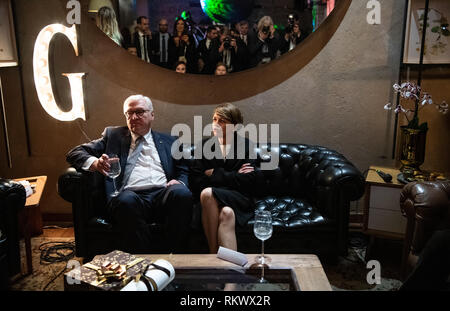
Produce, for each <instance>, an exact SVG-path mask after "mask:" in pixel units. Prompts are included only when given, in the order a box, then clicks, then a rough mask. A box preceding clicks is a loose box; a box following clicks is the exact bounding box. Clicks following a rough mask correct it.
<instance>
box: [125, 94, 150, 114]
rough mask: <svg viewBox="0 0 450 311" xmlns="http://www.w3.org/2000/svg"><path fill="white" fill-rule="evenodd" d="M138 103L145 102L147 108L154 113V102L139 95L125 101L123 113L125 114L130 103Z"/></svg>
mask: <svg viewBox="0 0 450 311" xmlns="http://www.w3.org/2000/svg"><path fill="white" fill-rule="evenodd" d="M138 101H143V102H144V103H145V105H146V106H147V109H148V110H150V111H153V104H152V101H151V100H150V98H148V97H147V96H144V95H140V94H138V95H131V96H129V97H128V98H127V99H125V101H124V102H123V112H125V109H126V107H127V106H128V104H129V103H132V102H138Z"/></svg>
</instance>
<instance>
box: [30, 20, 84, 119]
mask: <svg viewBox="0 0 450 311" xmlns="http://www.w3.org/2000/svg"><path fill="white" fill-rule="evenodd" d="M57 33H62V34H63V35H65V36H66V37H67V38H69V40H70V42H71V43H72V46H73V48H74V50H75V55H76V56H78V43H77V32H76V28H75V25H73V26H72V27H70V28H68V27H65V26H64V25H61V24H52V25H48V26H46V27H44V29H42V30H41V32H39V35H38V36H37V39H36V43H35V45H34V53H33V72H34V84H35V86H36V91H37V94H38V98H39V101H40V102H41V105H42V107H43V108H44V109H45V111H46V112H47V113H48V114H49V115H51V116H52V117H53V118H55V119H58V120H60V121H72V120H75V119H77V118H81V119H83V120H86V115H85V112H84V96H83V81H82V77H83V76H84V72H82V73H64V74H63V75H64V76H66V77H67V78H68V79H69V84H70V91H71V95H72V110H70V111H68V112H64V111H62V110H61V109H59V107H58V105H57V104H56V101H55V97H54V94H53V89H52V83H51V80H50V70H49V64H48V51H49V46H50V41H51V40H52V38H53V36H54V35H55V34H57Z"/></svg>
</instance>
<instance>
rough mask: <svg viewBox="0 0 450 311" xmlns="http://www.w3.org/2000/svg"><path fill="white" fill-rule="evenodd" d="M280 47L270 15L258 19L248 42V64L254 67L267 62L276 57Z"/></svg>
mask: <svg viewBox="0 0 450 311" xmlns="http://www.w3.org/2000/svg"><path fill="white" fill-rule="evenodd" d="M279 49H280V36H279V34H278V33H277V32H276V30H275V27H274V26H273V20H272V18H271V17H270V16H263V17H262V18H261V19H260V20H259V21H258V26H257V33H256V36H255V37H253V38H252V40H251V42H249V52H250V65H251V67H255V66H258V65H261V64H266V63H269V62H270V61H271V60H272V59H275V58H276V57H277V54H278V51H279Z"/></svg>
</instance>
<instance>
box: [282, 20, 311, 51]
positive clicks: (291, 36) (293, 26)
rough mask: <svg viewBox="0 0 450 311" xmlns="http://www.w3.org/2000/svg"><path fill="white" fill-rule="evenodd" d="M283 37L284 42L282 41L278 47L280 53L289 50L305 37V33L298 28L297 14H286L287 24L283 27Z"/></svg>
mask: <svg viewBox="0 0 450 311" xmlns="http://www.w3.org/2000/svg"><path fill="white" fill-rule="evenodd" d="M283 37H284V42H283V43H282V46H281V49H280V50H281V54H284V53H286V52H289V51H291V50H292V49H294V48H295V47H296V46H297V44H299V43H300V42H302V41H303V40H304V39H305V37H306V33H304V32H303V31H301V29H300V21H299V19H298V15H297V14H289V15H288V24H287V26H286V28H285V33H284V36H283Z"/></svg>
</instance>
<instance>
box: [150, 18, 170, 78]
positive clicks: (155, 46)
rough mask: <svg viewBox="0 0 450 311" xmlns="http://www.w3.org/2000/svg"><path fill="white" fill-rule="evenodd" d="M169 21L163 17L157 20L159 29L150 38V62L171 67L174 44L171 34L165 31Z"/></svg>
mask: <svg viewBox="0 0 450 311" xmlns="http://www.w3.org/2000/svg"><path fill="white" fill-rule="evenodd" d="M168 29H169V23H168V22H167V20H166V19H165V18H163V19H161V20H160V21H159V31H158V32H157V33H156V34H154V35H153V37H152V40H151V55H150V61H151V62H152V64H155V65H158V66H161V67H164V68H167V69H173V68H172V67H173V65H174V62H175V44H174V43H173V39H172V36H171V35H170V34H169V33H168V32H167V30H168Z"/></svg>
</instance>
